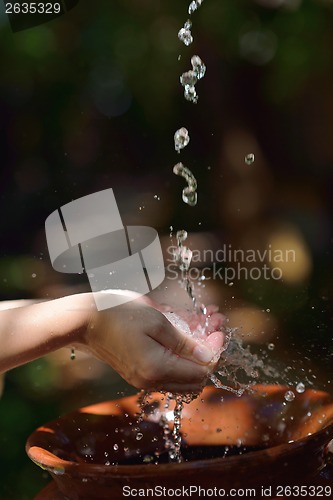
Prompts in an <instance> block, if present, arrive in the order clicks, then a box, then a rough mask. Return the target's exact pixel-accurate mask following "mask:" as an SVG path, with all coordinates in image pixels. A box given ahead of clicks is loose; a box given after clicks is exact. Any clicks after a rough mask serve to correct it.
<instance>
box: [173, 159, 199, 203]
mask: <svg viewBox="0 0 333 500" xmlns="http://www.w3.org/2000/svg"><path fill="white" fill-rule="evenodd" d="M173 173H174V174H176V175H180V176H181V177H183V178H184V179H185V180H186V182H187V184H188V186H187V187H185V188H184V189H183V201H184V202H185V203H187V204H188V205H190V206H194V205H196V203H197V194H196V190H197V180H196V178H195V177H194V175H193V174H192V172H191V170H189V169H188V168H187V167H185V166H184V165H183V164H182V163H177V165H175V166H174V167H173Z"/></svg>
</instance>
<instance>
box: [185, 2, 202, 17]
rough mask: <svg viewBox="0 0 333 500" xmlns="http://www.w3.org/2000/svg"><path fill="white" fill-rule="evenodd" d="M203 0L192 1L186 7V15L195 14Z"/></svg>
mask: <svg viewBox="0 0 333 500" xmlns="http://www.w3.org/2000/svg"><path fill="white" fill-rule="evenodd" d="M202 2H203V0H193V2H191V3H190V5H189V6H188V13H189V14H190V15H191V14H193V12H195V11H196V10H197V9H198V8H199V7H200V6H201V4H202Z"/></svg>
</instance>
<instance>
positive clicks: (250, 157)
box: [244, 153, 254, 165]
mask: <svg viewBox="0 0 333 500" xmlns="http://www.w3.org/2000/svg"><path fill="white" fill-rule="evenodd" d="M244 161H245V163H246V165H252V163H254V154H253V153H249V154H247V155H246V156H245V159H244Z"/></svg>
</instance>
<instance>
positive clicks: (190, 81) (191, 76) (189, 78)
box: [179, 70, 198, 87]
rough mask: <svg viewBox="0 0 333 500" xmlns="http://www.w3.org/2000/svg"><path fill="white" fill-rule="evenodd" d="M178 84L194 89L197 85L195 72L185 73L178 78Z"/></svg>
mask: <svg viewBox="0 0 333 500" xmlns="http://www.w3.org/2000/svg"><path fill="white" fill-rule="evenodd" d="M179 80H180V83H181V84H182V85H183V87H186V86H189V87H194V85H195V84H196V83H197V81H198V78H197V75H196V73H195V71H193V70H190V71H186V72H185V73H183V74H182V75H181V77H180V78H179Z"/></svg>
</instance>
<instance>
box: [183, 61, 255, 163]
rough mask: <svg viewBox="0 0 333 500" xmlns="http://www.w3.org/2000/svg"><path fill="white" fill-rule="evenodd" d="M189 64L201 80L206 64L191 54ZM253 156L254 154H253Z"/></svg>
mask: <svg viewBox="0 0 333 500" xmlns="http://www.w3.org/2000/svg"><path fill="white" fill-rule="evenodd" d="M191 64H192V68H193V72H194V74H195V75H196V77H197V79H198V80H201V79H202V78H203V77H204V76H205V74H206V66H205V64H204V63H203V62H202V60H201V59H200V57H199V56H192V58H191ZM253 156H254V155H253Z"/></svg>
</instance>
